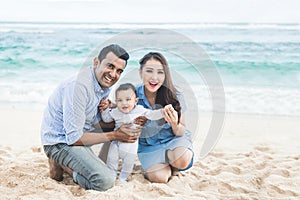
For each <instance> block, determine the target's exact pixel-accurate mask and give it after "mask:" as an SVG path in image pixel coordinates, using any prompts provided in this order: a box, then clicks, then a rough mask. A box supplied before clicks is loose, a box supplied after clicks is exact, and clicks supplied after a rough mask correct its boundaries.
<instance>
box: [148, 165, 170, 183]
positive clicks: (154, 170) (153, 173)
mask: <svg viewBox="0 0 300 200" xmlns="http://www.w3.org/2000/svg"><path fill="white" fill-rule="evenodd" d="M170 177H171V167H170V165H169V164H167V163H161V164H156V165H153V166H152V167H150V168H149V169H148V170H147V171H146V178H147V179H148V180H149V181H151V182H153V183H167V182H168V181H169V178H170Z"/></svg>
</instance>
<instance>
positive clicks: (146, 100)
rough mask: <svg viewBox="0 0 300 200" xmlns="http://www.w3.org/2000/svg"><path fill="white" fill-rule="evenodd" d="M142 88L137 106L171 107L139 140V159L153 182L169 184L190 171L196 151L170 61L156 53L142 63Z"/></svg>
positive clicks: (149, 122) (148, 122)
mask: <svg viewBox="0 0 300 200" xmlns="http://www.w3.org/2000/svg"><path fill="white" fill-rule="evenodd" d="M139 73H140V76H141V79H142V81H143V84H142V85H141V86H138V87H137V96H138V98H139V101H138V104H139V105H143V106H144V107H145V108H150V109H156V108H158V107H164V106H165V105H168V104H172V106H173V108H172V109H168V110H165V111H164V113H163V114H164V118H165V119H163V120H158V121H150V120H148V121H147V123H146V124H145V126H144V128H143V131H142V133H141V136H140V139H139V148H138V156H139V160H140V162H141V164H142V166H143V169H144V170H145V171H146V178H148V179H149V180H150V181H151V182H156V183H167V182H168V180H169V178H170V177H171V175H172V173H175V172H176V171H182V170H186V169H188V168H190V167H191V166H192V164H193V155H194V153H193V150H192V141H191V137H190V132H189V131H188V130H186V128H185V124H184V120H183V116H182V112H183V111H185V104H184V101H183V97H182V95H181V94H180V93H179V92H177V91H176V89H175V87H174V85H173V82H172V79H171V76H170V70H169V66H168V63H167V60H166V59H165V58H164V56H163V55H162V54H160V53H157V52H150V53H148V54H146V55H145V56H144V57H143V58H142V59H141V60H140V70H139Z"/></svg>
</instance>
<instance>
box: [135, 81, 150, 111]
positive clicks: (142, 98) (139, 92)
mask: <svg viewBox="0 0 300 200" xmlns="http://www.w3.org/2000/svg"><path fill="white" fill-rule="evenodd" d="M136 92H137V96H138V97H139V100H140V101H143V102H144V104H145V105H146V106H147V107H148V108H151V106H150V103H149V101H148V99H147V97H146V95H145V90H144V85H140V86H138V88H137V91H136Z"/></svg>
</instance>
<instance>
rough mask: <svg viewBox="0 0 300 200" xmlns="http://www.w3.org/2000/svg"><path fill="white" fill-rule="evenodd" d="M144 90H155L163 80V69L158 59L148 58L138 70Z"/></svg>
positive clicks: (152, 91)
mask: <svg viewBox="0 0 300 200" xmlns="http://www.w3.org/2000/svg"><path fill="white" fill-rule="evenodd" d="M140 76H141V78H142V81H143V84H144V86H145V89H146V91H148V92H151V93H154V92H156V91H157V90H158V89H159V88H160V87H161V85H162V84H163V83H164V81H165V71H164V68H163V65H162V64H161V62H159V61H158V60H154V59H150V60H148V61H147V62H146V63H145V64H144V66H143V67H142V70H141V71H140Z"/></svg>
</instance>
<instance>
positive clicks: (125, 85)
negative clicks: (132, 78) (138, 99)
mask: <svg viewBox="0 0 300 200" xmlns="http://www.w3.org/2000/svg"><path fill="white" fill-rule="evenodd" d="M129 89H131V90H132V91H133V92H134V94H135V96H137V94H136V89H135V87H134V85H132V84H131V83H124V84H121V85H120V86H119V87H118V88H117V89H116V93H115V95H116V97H117V93H118V92H119V91H121V90H129Z"/></svg>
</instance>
